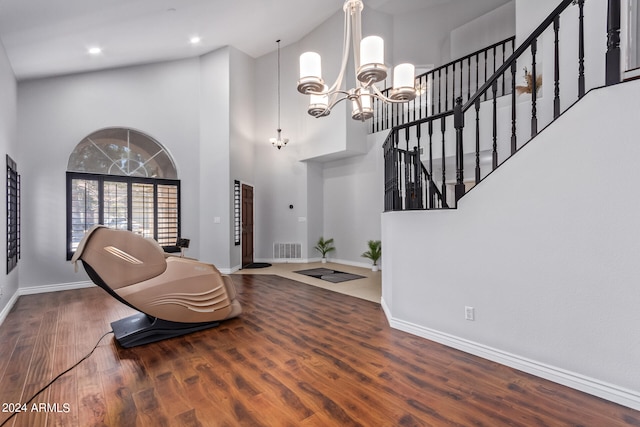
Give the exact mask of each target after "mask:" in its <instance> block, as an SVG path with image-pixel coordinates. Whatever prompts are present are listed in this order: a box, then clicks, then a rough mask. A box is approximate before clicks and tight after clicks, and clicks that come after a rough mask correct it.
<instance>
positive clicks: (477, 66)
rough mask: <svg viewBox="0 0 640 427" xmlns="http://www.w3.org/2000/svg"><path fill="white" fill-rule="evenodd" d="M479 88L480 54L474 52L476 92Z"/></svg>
mask: <svg viewBox="0 0 640 427" xmlns="http://www.w3.org/2000/svg"><path fill="white" fill-rule="evenodd" d="M479 88H480V55H477V54H476V92H477V91H478V89H479Z"/></svg>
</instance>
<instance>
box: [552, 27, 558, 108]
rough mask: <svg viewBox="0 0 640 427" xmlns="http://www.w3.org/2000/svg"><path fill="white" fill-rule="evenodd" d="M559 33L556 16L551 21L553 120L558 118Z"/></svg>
mask: <svg viewBox="0 0 640 427" xmlns="http://www.w3.org/2000/svg"><path fill="white" fill-rule="evenodd" d="M559 32H560V16H556V17H555V19H554V20H553V33H554V55H553V56H554V59H553V60H554V66H553V81H554V83H553V87H554V89H553V118H554V119H557V118H558V116H560V40H559V38H558V33H559Z"/></svg>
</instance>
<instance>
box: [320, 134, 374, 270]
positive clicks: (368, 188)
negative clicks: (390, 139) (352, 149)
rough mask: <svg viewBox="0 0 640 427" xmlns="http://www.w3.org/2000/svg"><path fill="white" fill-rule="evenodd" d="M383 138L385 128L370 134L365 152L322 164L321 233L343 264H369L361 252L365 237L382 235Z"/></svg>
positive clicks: (334, 255) (365, 243) (332, 253)
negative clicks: (332, 244) (330, 243)
mask: <svg viewBox="0 0 640 427" xmlns="http://www.w3.org/2000/svg"><path fill="white" fill-rule="evenodd" d="M385 138H386V132H379V133H377V134H373V135H369V136H368V138H367V142H366V144H367V152H366V154H364V155H362V156H354V157H349V158H346V159H341V160H336V161H333V162H328V163H325V164H324V171H323V177H324V188H323V192H324V227H323V228H324V237H325V238H327V239H328V238H333V239H334V242H335V247H336V250H335V252H331V253H330V257H331V258H335V259H337V260H339V261H340V262H343V263H345V264H351V265H362V266H369V265H370V263H369V261H367V260H366V259H365V258H362V257H361V256H360V255H361V254H362V253H363V252H365V251H366V250H367V241H368V240H380V238H381V237H380V236H381V228H380V215H381V214H382V212H383V211H384V156H383V152H382V143H383V142H384V139H385ZM383 247H384V243H383ZM381 261H382V262H384V257H383V258H382V259H381Z"/></svg>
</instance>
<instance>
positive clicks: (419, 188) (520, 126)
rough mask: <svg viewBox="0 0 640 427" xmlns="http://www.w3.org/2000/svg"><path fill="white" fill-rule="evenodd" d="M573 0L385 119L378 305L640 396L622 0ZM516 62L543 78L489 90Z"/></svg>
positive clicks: (629, 87)
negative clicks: (454, 97) (419, 110)
mask: <svg viewBox="0 0 640 427" xmlns="http://www.w3.org/2000/svg"><path fill="white" fill-rule="evenodd" d="M573 3H574V2H572V1H562V2H560V4H559V5H558V7H557V8H556V9H555V10H554V12H553V14H551V15H550V16H549V17H548V18H547V19H546V20H545V21H544V22H543V24H542V25H541V26H540V27H538V28H537V29H536V30H535V31H534V32H533V33H532V35H531V37H528V38H527V40H525V41H524V42H523V43H522V44H521V45H520V46H519V47H518V48H517V49H516V50H515V51H514V53H513V55H512V56H511V57H510V58H507V59H506V60H505V62H504V63H503V64H502V65H500V66H499V67H498V69H497V71H496V73H494V75H493V76H492V77H491V78H489V79H488V80H487V81H486V82H485V83H484V84H483V85H482V87H481V88H480V89H479V90H478V91H477V92H476V93H474V94H472V95H471V96H470V97H469V98H468V99H467V97H466V96H465V97H464V99H462V100H458V102H457V103H456V104H455V105H454V108H452V109H451V111H446V112H444V113H443V114H442V115H436V116H434V117H427V118H425V119H421V120H417V121H415V122H411V123H406V124H401V125H398V126H394V127H393V129H392V130H391V131H390V133H389V137H388V138H387V140H386V142H385V168H386V169H385V173H386V180H387V187H386V189H387V198H386V202H387V205H386V210H387V212H385V213H384V214H383V215H382V227H381V229H382V233H381V240H382V242H383V246H384V255H383V259H382V261H383V262H382V300H381V305H382V308H383V310H384V312H385V315H386V317H387V319H388V321H389V323H390V325H391V326H392V327H393V328H396V329H400V330H403V331H405V332H408V333H411V334H414V335H418V336H421V337H423V338H427V339H429V340H433V341H436V342H439V343H441V344H444V345H447V346H450V347H453V348H457V349H459V350H462V351H464V352H467V353H471V354H474V355H476V356H479V357H482V358H485V359H489V360H493V361H495V362H497V363H499V364H502V365H507V366H511V367H513V368H516V369H519V370H522V371H525V372H528V373H530V374H533V375H536V376H539V377H542V378H546V379H548V380H551V381H554V382H557V383H560V384H564V385H566V386H569V387H572V388H575V389H578V390H582V391H584V392H587V393H590V394H592V395H595V396H598V397H601V398H604V399H607V400H610V401H613V402H617V403H619V404H622V405H625V406H628V407H631V408H634V409H637V410H640V370H638V369H637V361H638V359H639V358H640V341H639V340H637V339H635V337H636V335H637V334H635V332H634V329H633V325H638V324H640V311H638V310H637V302H638V300H639V298H640V293H639V287H638V277H640V264H639V263H638V262H637V259H638V254H639V253H640V227H639V226H638V220H637V212H638V211H640V199H639V198H638V197H636V196H635V194H634V193H633V191H630V188H631V186H632V185H633V183H634V182H635V181H636V180H637V159H638V158H639V157H640V144H637V140H638V136H637V135H638V132H637V126H638V125H637V123H638V118H639V117H640V115H639V113H640V107H639V104H638V99H639V98H640V80H636V81H630V82H625V83H623V84H617V83H619V82H620V75H621V73H620V66H619V64H620V60H619V58H620V52H619V47H618V40H619V38H618V31H619V25H617V24H618V23H619V20H618V19H617V18H618V17H619V15H618V12H619V10H620V9H619V6H620V2H619V1H616V0H611V1H608V2H605V1H604V0H602V1H597V0H594V1H590V0H587V5H588V7H587V8H585V2H584V1H576V2H575V4H573ZM590 7H602V16H604V17H606V18H603V19H602V21H600V24H601V25H600V27H601V30H600V33H602V34H601V37H602V45H601V47H602V49H601V51H602V55H597V54H596V53H597V52H598V49H594V48H593V46H591V45H588V46H589V48H587V49H585V48H584V46H583V43H584V40H585V38H584V35H585V34H590V35H594V38H595V37H597V36H596V35H597V34H598V30H597V29H593V28H591V29H590V28H587V27H586V25H585V19H584V14H583V12H584V9H586V10H592V9H589V8H590ZM607 12H608V16H607ZM588 16H589V20H588V21H589V22H591V23H593V22H596V19H595V17H596V15H595V14H591V13H590V14H589V15H588ZM598 16H600V15H598ZM574 17H575V20H573V18H574ZM605 19H606V21H607V25H608V28H607V26H605V25H604V22H603V21H604V20H605ZM604 28H607V31H606V32H605V31H603V29H604ZM574 37H575V38H574ZM567 40H569V41H572V43H566V41H567ZM563 42H565V43H563ZM571 45H573V46H575V49H574V50H571V49H567V46H571ZM585 51H586V52H596V53H593V54H591V55H590V56H587V57H585V55H584V52H585ZM605 51H606V53H605ZM543 52H544V55H542V53H543ZM541 58H542V60H540V59H541ZM514 64H515V65H514ZM525 64H526V66H527V68H528V70H529V72H532V73H533V75H534V76H537V75H538V74H541V75H542V76H543V80H542V87H541V88H539V89H538V88H536V87H534V86H533V85H534V84H535V85H537V82H536V83H534V82H535V80H532V86H531V88H530V89H529V90H530V92H527V91H526V90H523V91H521V92H522V93H521V94H519V93H518V91H517V89H516V91H515V94H514V92H513V91H512V92H511V93H508V94H506V95H504V96H497V97H493V98H491V95H492V94H493V93H494V91H495V86H496V83H495V82H496V81H497V80H498V79H499V78H500V77H501V76H502V75H504V74H505V73H506V75H509V74H510V75H511V76H512V77H513V76H516V77H517V71H518V70H522V69H523V68H524V66H525ZM534 66H535V67H534ZM541 70H542V73H541ZM515 80H516V86H517V85H518V83H519V82H518V80H519V79H518V78H516V79H515ZM520 80H521V79H520ZM512 88H513V83H512ZM487 91H488V96H487V100H486V101H485V100H484V94H485V93H487ZM458 98H460V97H458ZM514 98H515V101H514ZM445 114H446V116H445ZM525 145H526V149H524V148H523V147H524V146H525ZM414 147H415V148H414ZM421 151H422V154H421V153H420V152H421ZM484 157H486V159H485V158H484ZM443 159H444V160H443ZM507 160H508V161H507ZM438 164H440V166H441V169H442V170H440V169H438V168H437V166H436V165H438ZM465 168H466V169H465ZM469 169H470V170H471V173H468V175H470V179H467V177H466V175H467V174H466V173H465V171H468V170H469ZM425 170H426V172H425ZM443 171H444V172H443ZM489 177H490V179H488V178H489ZM434 186H435V187H436V188H437V190H438V191H439V192H440V194H441V199H442V200H444V201H445V202H446V203H442V204H440V203H431V202H430V200H431V199H432V196H431V194H430V193H429V192H430V191H433V193H434V194H435V196H433V198H435V199H436V202H437V201H438V195H437V194H438V193H437V192H436V190H432V187H434ZM449 196H450V197H449ZM447 207H449V208H455V207H459V209H443V208H447ZM394 211H396V212H394ZM467 309H472V310H473V311H474V313H475V315H474V317H473V319H467V318H465V313H466V312H467ZM630 327H631V328H630ZM496 369H499V365H496ZM509 386H511V385H509ZM541 387H544V386H542V385H541ZM549 398H550V399H553V396H549ZM634 422H637V420H636V419H634V420H631V421H629V423H634ZM585 423H586V424H588V423H589V422H588V421H587V420H585ZM614 424H615V425H619V424H621V423H619V422H618V423H616V422H614V421H612V423H611V425H614Z"/></svg>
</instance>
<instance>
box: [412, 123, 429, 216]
mask: <svg viewBox="0 0 640 427" xmlns="http://www.w3.org/2000/svg"><path fill="white" fill-rule="evenodd" d="M421 136H422V131H421V125H420V124H418V125H417V126H416V140H417V144H418V145H417V146H416V147H415V149H414V152H415V154H414V159H413V160H414V168H415V170H414V173H415V181H416V186H417V188H416V194H417V195H418V198H419V200H417V206H418V209H425V206H424V202H425V197H423V195H422V192H423V191H424V190H425V188H426V187H423V185H422V159H421V157H420V153H421V152H422V148H421V147H420V139H421Z"/></svg>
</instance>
